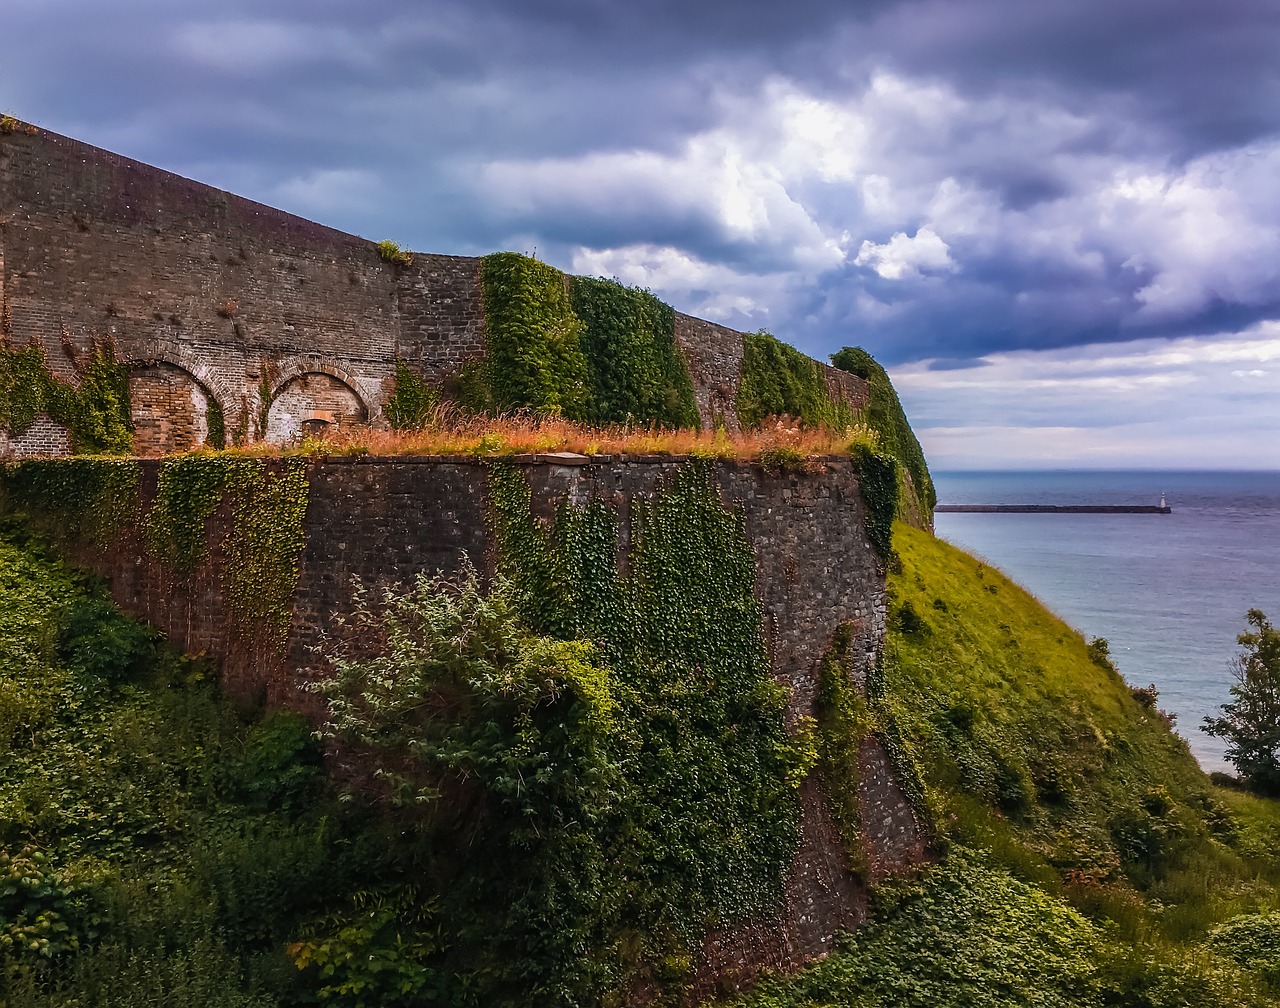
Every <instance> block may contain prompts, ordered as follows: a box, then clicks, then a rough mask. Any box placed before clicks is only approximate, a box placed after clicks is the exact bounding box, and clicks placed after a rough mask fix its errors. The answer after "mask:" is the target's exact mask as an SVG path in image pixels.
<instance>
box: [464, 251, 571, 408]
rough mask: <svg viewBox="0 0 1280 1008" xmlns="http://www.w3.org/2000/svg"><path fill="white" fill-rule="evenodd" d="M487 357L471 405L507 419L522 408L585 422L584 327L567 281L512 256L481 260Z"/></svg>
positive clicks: (533, 262) (534, 262)
mask: <svg viewBox="0 0 1280 1008" xmlns="http://www.w3.org/2000/svg"><path fill="white" fill-rule="evenodd" d="M481 269H482V274H481V279H482V288H483V293H484V315H485V357H484V360H483V363H482V364H481V365H480V368H481V372H480V374H479V375H477V381H476V382H475V383H473V384H477V388H476V389H473V396H476V397H479V398H481V399H482V400H483V401H478V402H473V403H471V404H470V405H473V406H477V407H483V408H490V409H492V410H494V411H496V412H505V411H507V410H511V409H518V408H520V407H528V408H530V409H533V410H536V411H538V412H546V413H557V414H560V415H562V416H564V417H567V418H569V419H572V420H581V419H585V418H586V416H587V415H588V411H589V409H590V404H589V398H590V393H589V390H588V387H587V381H588V377H587V374H588V369H587V359H586V356H585V355H584V354H583V351H582V333H583V325H582V321H581V320H580V319H579V318H578V316H577V315H576V314H574V311H573V305H572V302H571V300H570V296H569V290H568V279H567V278H566V277H565V275H564V274H563V273H561V272H560V271H559V270H557V269H555V268H554V267H551V266H548V265H546V264H545V263H541V262H538V261H537V260H536V259H530V258H528V257H526V256H522V255H518V254H517V253H515V252H497V253H495V254H493V255H488V256H485V257H484V259H483V260H481Z"/></svg>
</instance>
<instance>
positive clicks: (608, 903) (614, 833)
mask: <svg viewBox="0 0 1280 1008" xmlns="http://www.w3.org/2000/svg"><path fill="white" fill-rule="evenodd" d="M490 493H491V501H492V506H493V522H494V532H495V537H496V541H497V544H498V552H499V558H500V570H501V571H502V573H503V575H504V576H505V577H507V578H509V579H510V581H511V583H512V584H513V585H514V586H515V588H516V590H517V592H518V599H519V607H520V610H521V612H522V614H523V616H524V618H525V620H526V621H527V622H528V624H529V625H530V626H531V627H532V628H533V629H534V630H535V631H536V632H539V633H543V634H546V635H548V636H549V637H551V638H556V639H582V640H587V641H590V642H591V643H592V645H593V649H594V655H595V657H594V664H595V665H596V666H598V667H600V668H603V669H606V670H608V673H607V678H606V682H607V683H608V691H609V695H610V696H611V697H612V698H613V703H614V707H613V708H612V715H611V716H612V719H613V727H612V728H611V731H610V733H609V738H608V740H607V743H602V744H607V746H608V751H609V754H610V760H611V763H612V765H613V776H612V777H610V778H609V782H610V783H609V786H608V788H607V789H605V790H604V791H603V792H602V793H601V796H600V804H599V805H597V806H596V807H595V809H594V811H593V813H592V818H591V821H592V823H593V825H592V828H591V830H590V831H589V833H588V834H586V835H584V836H582V837H580V838H579V840H578V843H579V844H587V845H589V846H590V848H591V849H592V850H594V851H595V852H596V853H595V855H594V856H593V858H592V859H591V864H592V865H594V866H595V867H594V868H593V870H592V871H591V872H579V873H578V874H576V875H575V873H574V872H571V871H568V870H567V868H568V862H566V861H565V860H564V858H569V857H573V858H581V857H582V856H583V852H582V850H581V849H578V848H576V847H574V848H571V849H570V850H568V851H562V852H555V851H547V850H539V852H538V855H537V856H538V858H539V862H540V863H541V864H542V865H543V867H542V871H545V872H550V873H554V874H555V876H556V877H557V878H559V879H561V880H562V884H568V883H567V880H568V879H571V878H572V879H574V881H573V882H572V883H571V885H570V887H569V888H568V889H567V890H566V891H563V892H559V891H557V890H555V889H552V890H551V893H552V896H553V897H554V898H555V899H559V900H569V901H571V902H572V903H573V905H574V906H576V907H577V908H578V910H577V912H579V913H582V912H585V913H587V914H588V916H589V921H588V922H587V924H588V927H589V929H590V930H593V931H595V932H597V933H598V934H599V935H600V936H601V940H600V941H599V943H598V944H597V945H596V946H595V948H594V949H587V948H584V949H583V950H582V952H583V955H582V956H581V957H580V958H578V959H572V958H571V959H567V960H562V961H560V962H558V963H557V964H556V967H555V968H556V969H557V970H565V969H567V970H569V971H570V976H573V975H581V974H582V971H586V972H587V973H591V972H592V971H593V970H595V971H597V974H598V975H597V976H596V983H599V984H604V985H605V986H606V987H612V988H613V989H615V990H622V989H626V986H627V985H629V984H631V983H634V982H635V981H636V979H637V977H645V978H647V979H648V980H650V981H658V982H660V983H675V984H676V986H677V987H678V983H679V981H680V979H681V978H682V976H683V973H684V971H685V970H686V969H687V968H688V966H689V964H690V958H689V957H690V955H691V954H692V952H693V951H694V950H695V949H696V947H697V943H698V942H699V941H700V939H701V936H702V935H703V934H704V933H705V932H706V930H707V929H708V928H709V927H714V926H716V925H721V924H726V923H729V922H732V921H736V920H741V919H743V918H744V917H746V916H748V915H752V914H761V913H768V912H769V911H770V910H771V909H773V908H775V907H776V906H777V905H778V901H779V899H780V897H781V891H782V888H781V887H782V880H783V874H784V871H785V869H786V867H787V865H788V864H789V862H790V860H791V858H792V856H793V854H794V851H795V849H796V844H797V839H798V837H797V829H798V814H799V807H798V795H797V791H798V788H799V784H800V782H801V780H803V778H804V777H805V775H806V774H807V772H808V771H809V769H810V768H811V767H812V766H813V765H814V763H815V762H816V760H817V751H816V745H817V743H816V740H815V737H814V734H813V732H812V730H811V727H810V726H808V725H802V726H801V731H800V732H799V733H798V734H796V735H789V734H788V731H787V729H786V726H785V724H784V719H783V714H784V709H785V706H786V692H785V689H784V688H783V687H781V686H780V685H778V684H777V683H776V682H775V681H774V680H773V678H772V676H771V675H770V670H769V664H768V660H767V656H766V653H765V648H764V641H763V632H762V625H763V624H762V613H761V609H760V604H759V603H758V601H757V600H756V598H755V596H754V594H753V585H754V579H755V569H754V567H755V564H754V556H753V554H752V552H751V549H750V546H749V544H748V542H747V539H746V537H745V534H744V531H743V526H742V517H741V515H739V514H732V513H730V512H728V511H727V510H726V509H725V508H724V506H723V505H722V504H721V502H720V499H719V496H718V494H717V492H716V490H715V488H714V486H713V484H712V482H711V478H710V470H709V467H708V466H707V465H705V464H702V463H691V464H689V465H687V466H686V467H685V468H683V469H681V470H680V471H679V473H678V474H677V475H676V476H675V478H674V480H673V481H672V483H671V484H670V486H669V487H668V488H667V489H666V490H665V491H663V492H662V493H661V494H659V495H658V496H657V497H656V498H655V499H654V500H652V501H650V502H647V503H644V502H638V503H636V504H635V505H634V506H633V512H632V532H631V543H632V548H631V553H630V557H629V564H628V572H627V573H626V574H625V575H623V574H620V573H619V570H618V568H617V565H616V561H615V557H616V547H617V527H616V522H617V518H616V515H615V514H614V512H613V511H612V509H611V508H609V507H608V506H606V505H605V504H603V503H600V502H595V503H592V504H588V505H586V506H584V507H572V506H567V505H566V506H565V507H563V508H562V509H561V510H560V512H559V514H558V517H557V519H556V521H555V522H554V523H553V525H552V526H551V527H550V528H544V527H542V526H540V525H539V524H538V523H537V522H536V521H535V520H534V518H533V516H532V513H531V504H530V491H529V485H528V483H527V481H526V480H525V478H524V476H523V474H522V473H521V472H520V471H519V470H517V469H515V468H513V467H510V466H506V465H501V464H495V465H493V466H492V467H491V469H490ZM583 786H584V787H588V786H591V781H589V780H584V781H583ZM588 892H590V899H583V898H582V897H583V896H584V895H585V894H587V893H588ZM538 914H539V916H538V918H537V921H536V923H537V924H538V926H541V920H542V919H544V918H548V917H549V918H552V919H557V920H559V919H561V918H560V915H559V912H558V907H557V905H556V903H555V902H554V901H553V902H552V903H551V904H550V905H549V906H545V907H541V908H539V910H538ZM534 923H535V922H534V921H522V920H520V919H519V918H518V916H517V919H516V920H514V921H513V922H509V924H508V925H507V926H508V927H512V928H514V929H515V930H514V933H521V932H522V929H523V928H528V927H530V926H531V925H532V924H534ZM579 926H581V921H580V920H579ZM495 940H497V939H495ZM601 950H603V951H604V952H605V955H604V957H603V959H600V960H596V959H595V958H594V957H595V956H596V955H598V954H599V951H601ZM611 962H612V965H610V963H611ZM619 965H621V966H622V967H623V972H622V973H619V972H618V968H619ZM603 989H604V988H601V987H597V988H596V989H595V990H594V996H597V997H598V996H599V995H600V993H601V991H602V990H603Z"/></svg>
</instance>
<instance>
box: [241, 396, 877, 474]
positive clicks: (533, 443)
mask: <svg viewBox="0 0 1280 1008" xmlns="http://www.w3.org/2000/svg"><path fill="white" fill-rule="evenodd" d="M876 445H877V435H876V433H875V431H873V430H872V429H871V428H869V427H867V426H866V425H865V424H861V423H858V424H854V425H852V426H848V427H843V428H840V429H838V430H837V429H834V428H831V427H826V426H811V425H807V424H803V423H801V422H800V421H798V420H796V419H794V418H792V417H774V418H772V420H771V421H769V422H767V423H765V424H764V425H762V426H760V427H757V428H751V429H748V430H741V431H728V430H725V429H724V428H716V429H713V430H694V429H690V428H669V427H658V426H652V425H632V424H606V425H600V426H592V425H590V424H583V423H577V422H574V421H571V420H566V419H564V418H562V417H558V416H554V415H545V414H544V415H539V414H535V413H532V412H529V411H526V410H520V411H516V412H512V413H506V414H502V415H499V416H488V415H485V414H479V413H472V412H469V411H467V410H464V409H462V408H461V407H459V406H458V405H457V404H456V403H449V402H445V403H439V404H437V405H436V406H434V407H433V408H432V409H431V410H430V411H429V412H428V414H427V416H426V418H425V419H424V421H423V423H422V424H421V426H420V427H419V428H417V429H416V430H372V429H368V428H361V429H347V430H337V431H335V432H334V433H332V434H331V435H328V436H326V437H325V438H323V439H317V438H305V439H303V440H301V441H299V442H296V443H293V444H287V445H272V444H267V443H266V442H255V443H252V444H247V445H242V446H239V447H237V448H234V449H231V450H232V451H236V452H239V453H242V454H248V455H253V456H277V455H294V454H306V455H310V454H334V455H389V456H395V455H445V456H505V455H521V454H538V453H545V452H574V453H577V454H581V455H592V456H594V455H672V456H694V457H698V458H728V459H744V460H763V461H765V462H768V461H770V460H771V459H773V460H777V461H778V462H780V463H782V464H786V465H789V466H793V465H803V464H804V463H805V462H806V461H808V462H813V461H816V460H817V459H818V458H820V457H821V456H830V455H846V454H848V453H849V452H851V451H852V450H853V449H854V448H855V447H857V446H866V447H869V448H875V447H876Z"/></svg>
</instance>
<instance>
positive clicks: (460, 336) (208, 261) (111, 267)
mask: <svg viewBox="0 0 1280 1008" xmlns="http://www.w3.org/2000/svg"><path fill="white" fill-rule="evenodd" d="M0 335H3V337H4V338H6V339H8V340H9V341H10V342H11V343H12V344H13V345H17V346H21V345H25V344H28V343H33V342H34V343H38V344H39V345H40V346H42V347H43V348H44V351H45V356H46V358H47V360H48V362H49V364H50V367H52V368H53V370H54V371H56V372H57V373H58V374H60V375H61V376H62V377H64V378H66V379H68V380H73V381H74V380H75V374H74V369H72V368H71V366H70V363H69V359H68V354H69V353H70V354H78V355H83V354H84V353H85V352H86V351H87V350H88V348H89V346H90V344H91V342H92V341H93V340H95V339H102V338H103V337H110V338H111V339H112V340H113V341H114V342H115V346H116V353H117V356H118V357H119V358H120V359H121V360H122V361H124V362H125V363H126V364H128V365H129V367H130V368H131V370H132V371H133V372H134V378H135V380H134V381H133V382H132V386H133V388H135V389H136V390H137V394H138V396H139V401H138V402H137V403H135V404H134V409H135V414H136V415H135V424H136V425H137V426H138V428H139V436H138V438H137V447H138V450H139V452H140V453H142V454H146V455H157V454H162V453H164V452H170V451H178V450H181V449H183V448H186V447H191V446H192V445H193V444H194V445H198V444H200V443H202V442H203V440H204V439H205V438H206V437H207V434H208V424H207V420H205V419H202V418H204V417H207V415H208V411H209V409H210V408H211V407H212V406H213V404H216V405H217V406H218V407H220V408H221V410H222V414H223V416H224V418H225V425H226V430H227V432H228V433H229V434H241V435H245V436H248V437H261V436H264V435H265V436H266V437H267V438H268V439H270V440H275V441H285V440H289V439H291V438H296V437H298V436H300V435H302V434H306V433H321V432H323V431H325V430H330V429H332V427H333V426H334V425H347V426H349V425H351V424H353V423H357V424H359V423H364V424H373V425H378V424H380V423H381V422H382V415H381V406H382V404H383V403H384V402H385V401H386V397H387V395H388V394H389V392H390V389H391V379H392V376H393V375H394V373H395V362H396V359H397V357H399V358H401V359H403V360H405V361H406V362H408V363H409V364H410V365H411V366H413V367H415V368H416V369H418V370H419V371H420V372H421V373H422V374H423V375H424V376H425V377H426V378H427V380H428V381H430V382H432V383H433V384H436V385H438V386H440V387H441V388H442V389H443V390H444V391H445V392H446V393H452V392H453V391H455V384H456V382H455V380H456V378H457V376H458V374H459V372H460V371H461V370H462V368H464V367H465V366H466V364H467V362H469V361H471V360H474V359H475V358H477V357H479V356H480V355H481V354H482V353H483V351H484V308H483V304H482V298H481V285H480V260H479V259H474V258H468V257H465V256H447V255H429V254H423V253H415V254H414V255H413V257H412V261H411V262H410V263H408V264H407V265H401V264H395V263H390V262H386V261H384V260H383V259H382V258H381V257H380V256H379V254H378V250H377V246H376V245H375V244H374V243H372V242H369V241H366V240H364V239H362V238H357V237H354V236H352V235H348V234H344V233H342V232H339V231H334V230H332V229H330V228H326V227H322V226H321V225H319V224H314V223H312V222H310V221H306V220H302V219H301V218H298V217H293V216H291V215H289V214H286V213H284V212H282V211H280V210H274V209H272V208H271V207H267V206H263V205H261V204H259V203H254V202H252V201H250V200H246V199H242V198H241V197H239V196H233V195H231V194H230V193H225V192H222V191H220V190H217V189H213V188H210V187H209V186H205V185H201V184H200V183H198V182H193V181H190V180H189V179H184V178H180V177H178V176H176V175H172V174H170V173H168V172H164V171H161V170H160V169H158V168H153V167H150V166H149V165H145V164H141V163H140V162H137V161H131V160H129V159H128V158H124V157H121V156H119V155H116V154H111V153H108V152H107V151H103V150H100V149H98V148H96V147H91V146H89V145H87V144H83V143H80V142H78V141H76V140H71V139H68V138H66V137H61V136H58V135H57V134H54V133H48V132H45V131H40V130H30V131H28V130H26V129H22V128H19V129H16V130H14V131H13V132H10V133H3V134H0ZM676 339H677V343H678V345H679V347H680V348H681V350H682V351H683V353H684V355H685V357H686V359H687V361H688V364H689V369H690V372H691V376H692V378H693V386H694V392H695V397H696V400H697V403H698V409H699V412H700V414H701V416H702V421H703V423H704V424H707V425H711V424H715V423H717V422H722V423H725V424H726V425H727V426H729V427H730V428H733V427H736V424H737V419H736V415H735V413H734V409H733V402H734V398H735V396H736V395H737V388H738V382H739V378H740V372H741V369H742V334H741V333H739V332H735V331H734V330H732V329H728V328H726V327H725V326H720V325H716V324H714V323H711V322H705V321H703V320H701V319H695V318H692V317H690V316H688V315H679V314H677V316H676ZM308 375H327V376H328V378H329V379H330V380H328V381H326V380H322V379H318V380H314V381H310V380H302V379H304V378H305V377H306V376H308ZM828 383H829V386H830V387H831V388H832V389H833V390H835V389H837V388H838V389H840V390H841V391H842V392H843V393H844V394H845V397H846V399H848V400H849V401H850V402H855V403H861V402H862V400H863V398H865V387H864V385H863V383H862V382H861V381H860V380H859V379H857V378H854V377H853V376H851V375H846V374H843V373H842V372H837V371H835V369H833V368H828ZM337 384H340V385H342V386H343V388H342V389H338V388H337V387H336V385H337ZM166 409H172V411H173V412H172V415H170V416H167V417H166V416H165V410H166ZM329 414H333V415H334V419H329V416H328V415H329ZM264 420H265V430H264V425H263V421H264ZM6 444H7V442H4V441H0V452H6V453H9V454H14V453H18V452H30V451H33V450H34V451H42V452H43V451H49V452H52V453H58V452H61V451H65V450H66V449H65V447H63V446H62V444H61V443H60V442H57V441H56V440H55V439H50V438H41V437H37V438H29V439H28V440H27V441H24V442H22V443H21V444H19V443H17V442H15V443H14V445H11V446H9V447H6Z"/></svg>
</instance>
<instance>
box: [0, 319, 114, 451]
mask: <svg viewBox="0 0 1280 1008" xmlns="http://www.w3.org/2000/svg"><path fill="white" fill-rule="evenodd" d="M73 364H74V366H75V368H76V371H77V378H78V383H77V384H73V383H71V382H68V381H64V380H63V379H61V378H58V377H57V376H56V375H54V374H53V372H52V371H50V370H49V365H48V363H47V362H46V361H45V359H44V353H43V352H42V351H41V349H40V347H39V346H36V345H34V344H33V345H28V346H24V347H20V348H18V349H14V348H12V347H10V346H9V345H8V344H7V343H4V342H0V431H4V432H5V433H6V434H10V435H21V434H24V433H26V432H27V431H28V430H29V429H30V427H31V425H32V424H33V423H34V422H35V420H36V418H37V417H39V416H40V415H42V414H43V415H45V416H48V417H49V419H51V420H53V421H54V422H55V423H59V424H61V425H62V426H64V427H66V428H67V430H68V431H70V433H71V448H72V451H75V452H81V453H88V454H109V455H127V454H129V453H130V452H131V451H132V450H133V424H132V419H131V413H130V409H129V375H128V372H127V371H126V370H125V368H124V367H123V365H121V364H120V363H119V362H118V361H117V360H116V356H115V347H114V345H113V344H112V343H111V342H110V341H109V340H105V341H101V342H97V343H95V344H94V345H93V347H92V348H91V349H90V351H89V354H88V356H87V357H86V358H85V359H84V360H80V361H73Z"/></svg>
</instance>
